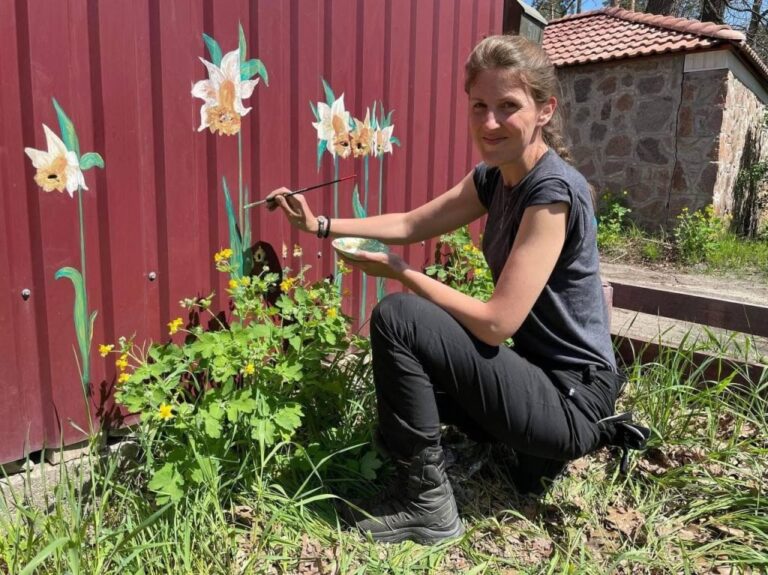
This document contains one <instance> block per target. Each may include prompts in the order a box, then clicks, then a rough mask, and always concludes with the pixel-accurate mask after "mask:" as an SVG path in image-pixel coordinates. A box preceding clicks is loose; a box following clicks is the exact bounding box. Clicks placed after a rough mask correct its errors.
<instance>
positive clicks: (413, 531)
mask: <svg viewBox="0 0 768 575" xmlns="http://www.w3.org/2000/svg"><path fill="white" fill-rule="evenodd" d="M397 465H398V468H399V469H398V470H397V473H396V474H395V477H394V478H393V482H394V483H393V485H391V486H390V488H389V489H387V490H386V494H387V498H386V499H384V500H383V501H381V502H380V503H377V504H374V505H373V506H372V507H371V508H370V509H369V510H367V514H368V515H366V514H364V513H361V512H359V511H353V512H352V518H353V521H354V523H355V524H356V526H357V528H358V529H359V530H360V531H361V532H362V533H370V534H371V536H372V537H373V539H374V541H381V542H385V543H397V542H399V541H405V540H406V539H410V540H412V541H416V542H417V543H421V544H422V545H429V544H431V543H436V542H438V541H441V540H443V539H449V538H453V537H458V536H459V535H461V534H462V533H464V525H463V524H462V523H461V519H459V513H458V510H457V509H456V500H455V499H454V497H453V489H451V484H450V482H449V481H448V477H447V476H446V474H445V456H444V455H443V450H442V448H441V447H439V446H435V447H428V448H426V449H424V450H423V451H421V452H420V453H419V454H418V455H415V456H414V457H412V458H411V459H410V460H408V461H398V462H397ZM369 515H370V517H369Z"/></svg>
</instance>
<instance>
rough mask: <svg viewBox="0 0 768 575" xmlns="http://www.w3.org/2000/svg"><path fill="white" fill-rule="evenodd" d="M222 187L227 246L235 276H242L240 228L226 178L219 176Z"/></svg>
mask: <svg viewBox="0 0 768 575" xmlns="http://www.w3.org/2000/svg"><path fill="white" fill-rule="evenodd" d="M221 183H222V186H223V188H224V201H225V204H226V208H227V221H228V222H229V247H230V249H231V250H232V263H233V264H234V268H235V274H234V277H235V278H241V277H243V243H242V239H241V236H240V229H239V228H238V227H237V214H236V213H235V207H234V204H232V197H231V196H230V195H229V188H228V187H227V179H226V178H221Z"/></svg>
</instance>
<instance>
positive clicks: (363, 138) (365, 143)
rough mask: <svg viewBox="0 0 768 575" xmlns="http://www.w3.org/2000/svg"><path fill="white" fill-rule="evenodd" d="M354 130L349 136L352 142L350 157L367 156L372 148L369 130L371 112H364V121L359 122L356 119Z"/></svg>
mask: <svg viewBox="0 0 768 575" xmlns="http://www.w3.org/2000/svg"><path fill="white" fill-rule="evenodd" d="M354 121H355V129H354V130H353V131H352V133H351V134H350V138H351V140H352V155H353V156H354V157H355V158H359V157H361V156H367V155H369V154H370V153H371V151H372V148H373V130H372V129H371V111H370V110H369V109H366V110H365V121H363V122H361V121H360V120H358V119H357V118H355V119H354Z"/></svg>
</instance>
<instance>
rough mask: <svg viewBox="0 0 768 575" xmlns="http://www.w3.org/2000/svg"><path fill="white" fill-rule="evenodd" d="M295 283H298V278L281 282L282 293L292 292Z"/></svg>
mask: <svg viewBox="0 0 768 575" xmlns="http://www.w3.org/2000/svg"><path fill="white" fill-rule="evenodd" d="M294 283H296V278H285V279H284V280H283V281H281V282H280V291H282V292H283V293H285V292H288V291H290V290H291V288H292V287H293V284H294Z"/></svg>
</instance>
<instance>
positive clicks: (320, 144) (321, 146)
mask: <svg viewBox="0 0 768 575" xmlns="http://www.w3.org/2000/svg"><path fill="white" fill-rule="evenodd" d="M327 149H328V141H327V140H318V141H317V171H318V172H319V171H320V162H321V160H322V159H323V152H325V150H327Z"/></svg>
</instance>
